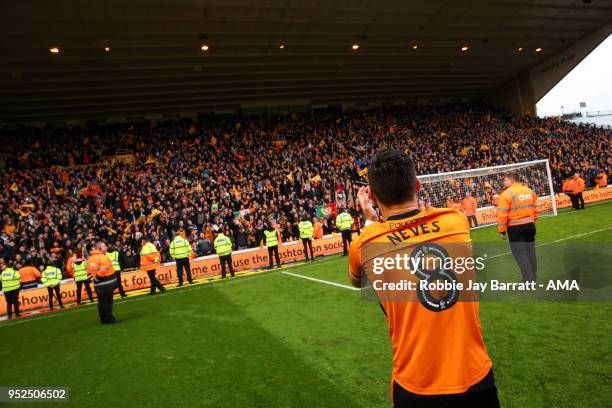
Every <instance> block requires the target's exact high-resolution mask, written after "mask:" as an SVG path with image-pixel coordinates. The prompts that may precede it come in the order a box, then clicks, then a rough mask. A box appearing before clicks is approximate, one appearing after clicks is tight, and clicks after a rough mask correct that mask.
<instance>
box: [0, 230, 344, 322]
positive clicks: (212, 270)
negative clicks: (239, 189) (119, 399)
mask: <svg viewBox="0 0 612 408" xmlns="http://www.w3.org/2000/svg"><path fill="white" fill-rule="evenodd" d="M312 249H313V251H314V254H315V256H318V255H332V254H336V253H338V252H342V237H341V236H340V234H331V235H325V236H323V238H320V239H315V240H314V241H313V243H312ZM279 255H280V258H281V260H282V261H283V262H286V261H295V260H300V259H304V248H303V246H302V241H293V242H285V243H283V244H281V247H280V248H279ZM232 263H233V265H234V269H235V270H236V271H242V270H245V269H255V268H261V267H264V266H268V264H269V261H268V250H267V249H266V248H250V249H244V250H241V251H234V252H233V253H232ZM191 274H192V276H193V278H194V279H199V278H206V277H212V276H217V275H220V274H221V265H220V264H219V257H218V256H217V255H209V256H204V257H201V258H196V259H193V260H192V261H191ZM156 276H157V279H159V280H160V282H161V283H163V284H167V283H173V282H177V281H178V278H177V276H176V266H175V263H174V262H169V263H165V264H163V265H162V266H160V267H159V268H158V269H157V270H156ZM121 282H122V283H123V288H124V289H125V291H126V292H128V291H131V290H136V289H144V288H148V287H149V285H150V284H149V278H148V277H147V273H146V272H143V271H140V270H136V271H125V272H121ZM83 292H84V290H83ZM60 294H61V296H62V301H63V302H66V303H67V302H71V301H76V284H75V283H74V281H73V280H72V279H66V280H63V281H62V283H61V284H60ZM93 295H94V297H95V292H94V293H93ZM83 299H84V300H85V301H86V299H87V295H86V294H85V293H83ZM19 301H20V302H21V305H20V310H21V311H25V310H31V309H37V308H40V307H48V306H49V294H48V292H47V288H46V287H43V286H42V285H39V287H38V288H35V289H28V290H22V291H21V292H19ZM5 314H6V301H5V299H4V294H2V295H0V315H5Z"/></svg>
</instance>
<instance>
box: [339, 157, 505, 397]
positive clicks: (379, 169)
mask: <svg viewBox="0 0 612 408" xmlns="http://www.w3.org/2000/svg"><path fill="white" fill-rule="evenodd" d="M368 178H369V185H368V186H365V187H362V188H361V189H360V190H359V193H358V199H359V205H360V207H361V208H362V209H363V212H364V217H365V219H366V223H365V227H364V229H363V232H362V234H361V235H360V236H359V237H358V238H357V239H356V240H355V241H353V243H352V244H351V247H350V252H349V279H350V281H351V283H352V284H353V285H354V286H356V287H364V286H371V287H372V289H373V290H374V294H375V295H376V298H377V300H378V301H379V303H380V306H381V308H382V310H383V312H384V314H385V316H386V319H387V324H388V326H389V334H390V336H391V343H392V351H393V369H392V379H391V387H392V400H393V405H394V407H396V408H399V407H438V406H444V407H458V406H461V407H464V406H466V407H467V406H469V407H492V408H495V407H499V400H498V397H497V388H496V386H495V379H494V376H493V370H492V362H491V359H490V358H489V355H488V353H487V349H486V346H485V344H484V341H483V338H482V332H481V326H480V319H479V317H478V310H479V303H478V301H477V298H476V299H472V300H470V301H465V300H461V297H460V295H458V294H457V291H452V293H451V292H448V293H444V292H439V291H438V292H436V291H434V290H429V289H427V288H425V289H423V290H420V289H419V290H412V291H408V292H407V293H408V295H407V296H409V297H408V298H404V297H399V298H395V297H394V295H395V294H389V293H388V291H387V290H386V289H385V286H384V285H387V284H389V283H393V277H394V276H398V275H394V273H395V271H394V270H385V271H384V272H380V271H378V272H377V271H376V269H375V268H373V267H372V265H376V260H377V259H383V260H385V261H386V260H390V259H391V260H392V259H395V257H396V256H398V257H399V256H400V254H401V253H402V252H404V251H413V252H412V255H411V256H414V257H416V256H417V255H416V254H418V253H421V252H422V253H423V255H424V256H425V257H427V256H429V255H430V254H429V253H428V251H432V250H433V251H434V252H433V253H437V254H445V255H444V259H446V258H447V257H451V258H453V259H454V258H455V255H454V252H453V251H461V253H464V254H465V255H468V256H471V255H472V250H471V244H470V242H471V238H470V226H469V223H468V221H467V218H466V216H465V214H463V213H462V212H461V211H459V210H457V209H451V208H428V209H426V210H421V209H419V207H418V205H417V199H416V195H417V192H418V191H419V190H420V188H421V184H420V182H419V181H418V179H417V178H416V171H415V165H414V162H413V161H412V159H411V158H410V157H409V156H408V155H407V154H405V153H404V152H402V151H401V150H385V151H381V152H379V153H378V154H376V155H375V157H374V158H373V160H371V161H370V165H369V166H368ZM374 202H375V203H376V204H377V205H378V208H379V209H380V212H381V214H382V220H383V221H382V222H380V221H379V219H378V216H377V214H376V210H375V209H374V207H373V203H374ZM445 248H446V249H445ZM435 251H438V252H435ZM457 253H459V252H457ZM415 259H416V258H415ZM417 269H418V268H417ZM388 272H389V273H388ZM399 276H400V277H401V278H402V280H408V281H409V282H410V283H411V284H415V285H421V282H425V283H431V282H434V281H437V280H438V279H446V278H447V277H448V278H450V280H453V279H455V278H453V276H455V277H456V276H459V275H456V274H455V272H454V271H447V270H444V271H442V270H441V269H440V270H426V269H425V268H422V269H421V270H418V272H416V270H415V273H412V272H406V271H402V273H401V274H400V275H399ZM381 282H382V283H381ZM400 294H401V293H400Z"/></svg>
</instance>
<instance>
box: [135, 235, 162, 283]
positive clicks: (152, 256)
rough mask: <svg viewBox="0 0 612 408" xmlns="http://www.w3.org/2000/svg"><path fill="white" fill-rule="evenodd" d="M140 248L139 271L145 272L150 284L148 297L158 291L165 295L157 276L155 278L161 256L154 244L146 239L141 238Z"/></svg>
mask: <svg viewBox="0 0 612 408" xmlns="http://www.w3.org/2000/svg"><path fill="white" fill-rule="evenodd" d="M141 243H142V247H141V248H140V270H142V271H145V272H146V273H147V276H148V277H149V281H150V282H151V288H150V292H149V295H154V294H155V290H156V289H159V292H160V293H165V292H166V288H164V285H162V284H161V282H160V281H159V279H157V276H155V270H156V269H157V268H159V266H160V265H161V254H160V253H159V251H158V250H157V247H156V246H155V244H154V243H152V242H149V241H148V240H147V239H146V238H143V239H142V241H141Z"/></svg>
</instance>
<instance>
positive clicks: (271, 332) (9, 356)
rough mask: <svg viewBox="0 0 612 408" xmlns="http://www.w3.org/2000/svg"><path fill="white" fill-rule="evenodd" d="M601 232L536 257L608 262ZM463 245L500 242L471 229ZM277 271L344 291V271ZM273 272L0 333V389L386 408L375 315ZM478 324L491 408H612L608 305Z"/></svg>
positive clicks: (602, 207)
mask: <svg viewBox="0 0 612 408" xmlns="http://www.w3.org/2000/svg"><path fill="white" fill-rule="evenodd" d="M611 228H612V202H608V203H604V204H599V205H591V206H588V207H587V210H586V211H581V212H576V213H574V212H571V211H564V212H561V213H560V215H559V216H558V217H544V218H542V219H541V221H540V222H539V223H538V242H539V243H544V242H548V243H549V244H548V245H545V246H542V247H540V248H539V249H538V251H540V250H541V251H546V252H543V253H541V254H540V256H542V255H543V254H544V255H545V256H546V257H551V259H553V258H555V257H556V255H557V254H558V251H559V248H560V247H561V246H567V245H568V244H569V243H576V242H583V243H584V242H591V243H592V245H591V246H590V248H595V249H591V250H590V252H591V253H590V255H589V257H591V256H593V257H594V258H595V259H599V260H601V259H604V257H605V258H606V259H607V257H609V256H610V255H611V254H610V253H609V252H608V251H609V249H610V243H612V229H611ZM594 231H598V232H594ZM576 235H579V236H578V237H576V238H571V237H574V236H576ZM473 239H474V240H475V241H497V240H498V237H497V234H496V230H495V228H482V229H479V230H476V231H474V232H473ZM557 240H563V241H558V242H553V241H557ZM597 243H604V244H601V245H599V246H598V245H597ZM500 248H502V247H500ZM505 248H506V250H507V244H506V246H505ZM597 248H600V250H599V253H597ZM593 251H594V252H596V253H593ZM496 261H497V262H498V263H499V269H496V271H491V273H498V274H502V275H504V278H506V279H507V280H513V279H514V280H516V281H518V280H519V272H518V269H517V267H516V265H515V263H514V260H513V259H512V258H511V256H502V257H499V258H498V259H496ZM598 262H599V263H601V261H598ZM608 262H609V261H608ZM607 265H608V266H607V267H606V264H605V263H604V264H603V270H604V272H605V273H607V276H605V277H604V278H605V279H609V277H610V270H611V268H610V266H609V264H607ZM544 269H546V268H544ZM283 271H287V272H291V273H295V274H299V275H304V276H308V277H312V278H315V279H321V280H325V281H331V282H337V283H339V284H343V285H347V284H348V282H347V279H346V272H347V258H345V257H340V256H331V257H328V258H326V259H321V260H319V261H318V262H316V263H315V264H311V265H296V266H293V267H289V268H287V269H284V270H283ZM283 271H272V272H267V273H261V274H254V275H251V276H245V277H238V278H235V279H234V280H229V281H225V282H216V283H208V284H204V285H199V286H193V287H188V288H184V289H180V290H173V291H170V292H169V293H168V294H166V295H158V296H155V297H147V296H143V297H130V298H128V299H126V300H124V301H118V302H116V304H115V315H116V317H117V318H118V319H121V320H122V322H121V324H118V325H113V326H101V325H100V324H99V323H98V320H97V313H96V308H95V306H85V307H81V308H72V309H69V310H66V311H63V312H59V313H54V314H45V315H39V316H34V317H31V318H27V319H21V320H18V321H12V322H5V323H3V324H0V339H1V340H0V341H1V344H2V347H1V348H0V362H1V367H2V368H1V370H0V385H3V386H67V387H69V388H70V400H71V401H70V403H68V404H58V406H69V405H72V406H79V407H99V406H101V404H102V406H108V407H124V406H127V407H135V406H144V405H147V406H149V407H158V406H159V407H174V406H177V407H179V406H180V407H200V406H203V407H232V408H233V407H334V408H336V407H343V408H344V407H367V408H371V407H387V406H390V403H389V380H390V372H391V352H390V341H389V338H388V332H387V327H386V322H385V319H384V316H383V314H382V313H381V311H380V309H379V307H378V305H377V304H376V303H372V302H367V301H364V300H362V298H361V295H360V293H359V291H354V290H348V289H347V288H344V287H340V286H333V285H329V284H323V283H321V282H317V281H312V280H306V279H301V278H298V277H295V276H291V275H287V274H284V273H282V272H283ZM543 273H546V271H544V272H543ZM606 282H607V281H606ZM606 289H607V290H608V291H609V290H610V286H607V288H606ZM608 293H609V292H608ZM480 310H481V320H482V328H483V332H484V337H485V341H486V344H487V347H488V350H489V353H490V355H491V357H492V359H493V364H494V370H495V376H496V381H497V386H498V389H499V395H500V400H501V404H502V407H591V406H606V405H607V404H609V401H611V400H612V384H611V382H612V381H611V379H612V371H611V367H612V361H611V358H610V350H611V347H610V336H611V334H612V333H611V327H612V322H611V318H610V316H611V312H612V304H611V303H609V302H601V301H600V302H579V303H577V302H493V301H490V302H486V301H485V302H482V303H481V309H480ZM43 405H44V406H49V405H52V404H43ZM19 406H27V404H19ZM36 406H40V404H36Z"/></svg>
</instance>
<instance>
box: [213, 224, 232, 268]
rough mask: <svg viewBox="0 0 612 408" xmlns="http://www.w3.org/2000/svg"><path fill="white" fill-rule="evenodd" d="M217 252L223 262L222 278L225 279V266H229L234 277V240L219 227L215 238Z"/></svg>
mask: <svg viewBox="0 0 612 408" xmlns="http://www.w3.org/2000/svg"><path fill="white" fill-rule="evenodd" d="M214 246H215V252H216V253H217V255H219V261H220V262H221V278H222V279H225V266H226V265H227V266H228V268H229V272H230V275H231V276H232V278H233V277H234V267H233V266H232V241H231V240H230V239H229V238H228V237H227V236H226V235H225V234H224V233H223V230H222V229H219V232H218V234H217V238H215V243H214Z"/></svg>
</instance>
